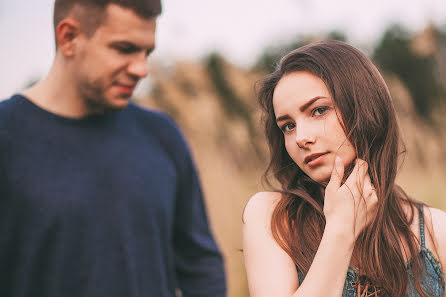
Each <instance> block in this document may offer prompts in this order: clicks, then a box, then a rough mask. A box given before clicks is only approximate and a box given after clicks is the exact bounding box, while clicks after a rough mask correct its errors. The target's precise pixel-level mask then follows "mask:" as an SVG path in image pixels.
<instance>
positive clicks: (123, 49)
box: [115, 46, 136, 54]
mask: <svg viewBox="0 0 446 297" xmlns="http://www.w3.org/2000/svg"><path fill="white" fill-rule="evenodd" d="M115 49H116V50H117V51H118V52H120V53H122V54H131V53H134V52H135V51H136V49H135V48H134V47H128V46H116V47H115Z"/></svg>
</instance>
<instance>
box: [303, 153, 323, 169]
mask: <svg viewBox="0 0 446 297" xmlns="http://www.w3.org/2000/svg"><path fill="white" fill-rule="evenodd" d="M327 155H328V153H323V154H318V155H316V156H314V157H313V156H310V158H311V159H310V161H309V162H307V165H308V166H310V167H313V166H316V165H318V164H320V163H321V162H322V161H323V160H324V159H325V157H326V156H327Z"/></svg>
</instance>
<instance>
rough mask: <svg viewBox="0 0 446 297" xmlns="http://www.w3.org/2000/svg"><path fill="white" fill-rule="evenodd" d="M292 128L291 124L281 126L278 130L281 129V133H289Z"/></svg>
mask: <svg viewBox="0 0 446 297" xmlns="http://www.w3.org/2000/svg"><path fill="white" fill-rule="evenodd" d="M293 128H294V124H292V123H286V124H285V125H283V126H282V127H281V128H280V129H281V130H282V131H283V132H290V131H291V130H293Z"/></svg>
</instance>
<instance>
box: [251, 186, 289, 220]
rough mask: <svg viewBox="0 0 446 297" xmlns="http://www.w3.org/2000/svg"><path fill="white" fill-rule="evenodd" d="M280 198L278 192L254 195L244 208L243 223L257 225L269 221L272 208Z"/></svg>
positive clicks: (280, 195)
mask: <svg viewBox="0 0 446 297" xmlns="http://www.w3.org/2000/svg"><path fill="white" fill-rule="evenodd" d="M281 197H282V194H281V193H279V192H258V193H256V194H254V195H253V196H252V197H251V198H250V199H249V201H248V203H247V204H246V206H245V210H244V212H243V223H245V224H246V223H258V222H259V221H265V219H270V218H271V214H272V212H273V210H274V207H275V206H276V204H277V202H278V201H279V200H280V198H281ZM268 221H269V220H268Z"/></svg>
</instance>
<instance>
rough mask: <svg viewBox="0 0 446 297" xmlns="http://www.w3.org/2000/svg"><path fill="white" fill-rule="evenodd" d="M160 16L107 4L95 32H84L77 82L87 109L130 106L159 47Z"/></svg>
mask: <svg viewBox="0 0 446 297" xmlns="http://www.w3.org/2000/svg"><path fill="white" fill-rule="evenodd" d="M155 26H156V19H155V18H153V19H143V18H141V17H140V16H138V15H137V14H135V13H134V12H133V11H132V10H129V9H127V8H123V7H120V6H118V5H115V4H110V5H108V6H107V8H106V11H105V18H104V22H103V24H101V25H100V26H99V27H98V28H97V30H96V31H95V33H94V34H93V35H92V36H90V37H87V36H86V35H85V34H81V35H80V36H79V38H78V41H77V42H78V43H77V44H76V53H77V54H76V55H75V57H74V59H73V64H74V83H75V84H76V88H77V92H78V94H79V95H80V97H81V98H82V100H84V101H85V106H86V109H87V112H88V111H89V112H98V111H99V112H101V111H105V110H117V109H122V108H124V107H126V106H127V104H128V100H129V98H130V97H131V95H132V93H133V90H134V89H135V87H136V84H137V83H138V81H139V80H140V79H141V78H143V77H145V76H146V75H147V57H148V55H149V54H150V53H151V52H152V50H153V48H154V46H155Z"/></svg>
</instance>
